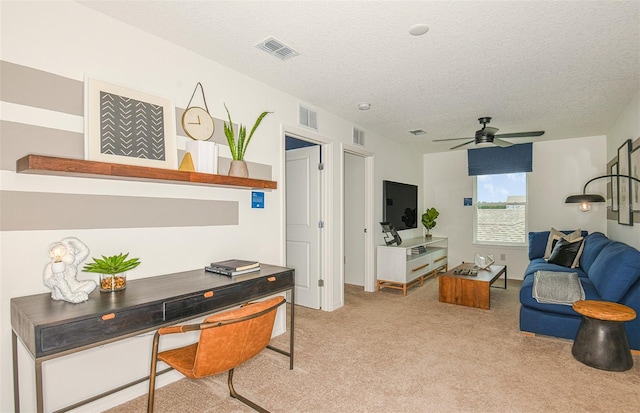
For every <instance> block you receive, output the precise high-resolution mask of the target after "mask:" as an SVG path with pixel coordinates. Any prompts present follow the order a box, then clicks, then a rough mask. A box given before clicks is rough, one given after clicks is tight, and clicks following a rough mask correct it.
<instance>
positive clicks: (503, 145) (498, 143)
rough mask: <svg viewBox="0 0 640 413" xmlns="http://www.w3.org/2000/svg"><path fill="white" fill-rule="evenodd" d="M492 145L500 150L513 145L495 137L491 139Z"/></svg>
mask: <svg viewBox="0 0 640 413" xmlns="http://www.w3.org/2000/svg"><path fill="white" fill-rule="evenodd" d="M493 144H494V145H496V146H499V147H501V148H508V147H509V146H511V145H513V143H511V142H507V141H503V140H502V139H500V138H497V137H495V136H494V137H493Z"/></svg>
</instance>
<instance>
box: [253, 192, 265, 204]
mask: <svg viewBox="0 0 640 413" xmlns="http://www.w3.org/2000/svg"><path fill="white" fill-rule="evenodd" d="M251 208H264V192H255V191H252V192H251Z"/></svg>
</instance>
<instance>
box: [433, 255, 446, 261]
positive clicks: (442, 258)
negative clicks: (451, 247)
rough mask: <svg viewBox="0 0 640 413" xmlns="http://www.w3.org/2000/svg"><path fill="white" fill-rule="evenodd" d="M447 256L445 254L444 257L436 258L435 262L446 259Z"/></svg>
mask: <svg viewBox="0 0 640 413" xmlns="http://www.w3.org/2000/svg"><path fill="white" fill-rule="evenodd" d="M446 259H447V256H446V255H445V256H444V257H440V258H438V259H437V260H434V261H433V262H438V261H442V260H446Z"/></svg>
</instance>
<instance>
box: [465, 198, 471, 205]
mask: <svg viewBox="0 0 640 413" xmlns="http://www.w3.org/2000/svg"><path fill="white" fill-rule="evenodd" d="M471 205H473V202H472V201H471V198H465V199H464V206H471Z"/></svg>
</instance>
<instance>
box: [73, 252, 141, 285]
mask: <svg viewBox="0 0 640 413" xmlns="http://www.w3.org/2000/svg"><path fill="white" fill-rule="evenodd" d="M128 256H129V253H126V254H122V253H120V254H118V255H112V256H111V257H105V256H104V255H103V256H102V259H100V258H94V259H93V262H92V263H89V264H86V265H85V266H84V269H83V271H86V272H97V273H99V274H100V291H102V292H111V291H120V290H124V289H125V288H126V286H127V271H129V270H132V269H134V268H136V267H137V266H138V265H140V260H139V259H138V258H131V259H130V260H127V257H128Z"/></svg>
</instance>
